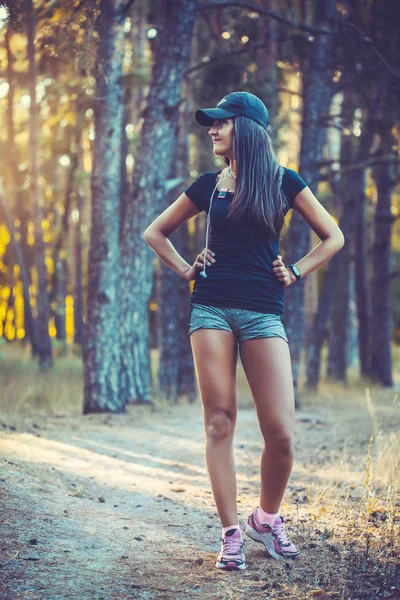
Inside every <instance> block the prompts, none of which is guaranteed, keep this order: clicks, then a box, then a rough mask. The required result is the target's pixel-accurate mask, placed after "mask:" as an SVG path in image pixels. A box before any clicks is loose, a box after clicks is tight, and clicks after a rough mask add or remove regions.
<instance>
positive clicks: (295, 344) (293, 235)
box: [285, 0, 336, 408]
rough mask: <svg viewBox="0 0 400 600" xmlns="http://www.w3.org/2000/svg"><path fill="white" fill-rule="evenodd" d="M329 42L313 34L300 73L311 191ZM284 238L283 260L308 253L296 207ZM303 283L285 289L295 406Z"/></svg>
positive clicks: (323, 19) (324, 22)
mask: <svg viewBox="0 0 400 600" xmlns="http://www.w3.org/2000/svg"><path fill="white" fill-rule="evenodd" d="M335 16H336V3H335V0H323V1H321V2H320V3H319V4H318V7H317V18H316V26H317V27H319V28H323V27H326V28H330V27H331V22H330V21H329V19H330V18H333V17H335ZM332 44H333V38H332V36H330V35H318V34H316V35H315V41H314V48H313V51H312V54H311V59H310V64H309V66H308V68H307V69H306V72H305V73H304V76H303V77H304V79H303V81H304V85H303V89H304V94H303V122H302V141H301V150H300V168H299V171H300V174H301V176H302V177H303V179H304V180H305V181H306V183H307V185H308V187H309V188H310V189H311V190H312V191H313V192H314V193H315V192H316V187H317V183H318V178H319V175H318V171H317V166H316V165H317V162H318V161H319V160H320V158H321V154H322V147H323V144H324V141H325V137H326V129H325V127H324V123H323V118H324V115H326V114H327V107H329V105H330V102H331V96H332V76H333V73H332V66H331V55H332ZM287 238H288V239H287V246H286V253H285V259H286V260H285V264H290V263H292V262H293V263H295V262H297V261H298V260H300V259H301V258H303V256H305V255H306V254H308V252H309V250H310V228H309V226H308V224H307V223H306V222H305V221H304V219H303V218H302V217H301V216H300V215H299V214H297V213H296V211H293V216H292V219H291V222H290V228H289V235H288V236H287ZM304 284H305V281H304V280H303V279H300V280H299V281H298V282H297V283H296V284H295V285H293V286H291V287H289V288H288V289H287V290H286V291H285V323H286V326H287V329H288V336H289V339H290V351H291V358H292V369H293V382H294V390H295V405H296V408H298V407H299V399H298V378H299V368H300V354H301V350H302V348H303V345H304V341H305V313H304Z"/></svg>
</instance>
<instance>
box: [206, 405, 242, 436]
mask: <svg viewBox="0 0 400 600" xmlns="http://www.w3.org/2000/svg"><path fill="white" fill-rule="evenodd" d="M235 424H236V414H235V413H232V412H229V411H226V410H222V409H218V410H215V409H213V410H212V411H208V412H206V413H205V422H204V426H205V431H206V435H207V439H212V440H214V441H219V440H224V439H226V438H228V437H231V436H233V433H234V431H235Z"/></svg>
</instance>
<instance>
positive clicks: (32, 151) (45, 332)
mask: <svg viewBox="0 0 400 600" xmlns="http://www.w3.org/2000/svg"><path fill="white" fill-rule="evenodd" d="M26 8H27V36H28V62H29V75H28V79H29V94H30V109H29V137H30V140H29V159H30V196H31V200H32V205H33V211H34V213H33V221H34V228H35V229H34V230H35V265H36V271H37V282H38V283H37V290H36V306H37V313H38V318H37V328H38V358H39V366H40V368H41V370H46V369H47V368H49V367H50V366H51V365H52V362H53V359H52V349H51V339H50V335H49V318H50V302H49V296H48V293H47V285H48V281H47V280H48V277H47V268H46V263H45V244H44V241H43V228H42V220H43V199H42V198H41V195H40V193H39V189H38V135H39V122H38V107H37V103H36V59H35V45H34V42H35V37H36V15H35V9H34V6H33V2H32V0H26Z"/></svg>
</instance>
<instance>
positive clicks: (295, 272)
mask: <svg viewBox="0 0 400 600" xmlns="http://www.w3.org/2000/svg"><path fill="white" fill-rule="evenodd" d="M288 269H291V270H292V271H293V273H294V274H295V275H296V280H299V279H300V277H301V275H300V271H299V270H298V268H297V267H296V265H294V264H293V263H292V264H291V265H288Z"/></svg>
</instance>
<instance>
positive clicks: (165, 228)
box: [144, 92, 344, 569]
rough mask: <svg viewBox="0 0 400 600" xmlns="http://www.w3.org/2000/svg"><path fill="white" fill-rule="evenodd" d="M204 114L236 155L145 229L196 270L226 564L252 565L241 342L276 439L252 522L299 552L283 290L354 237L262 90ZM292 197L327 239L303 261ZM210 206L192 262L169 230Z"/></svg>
mask: <svg viewBox="0 0 400 600" xmlns="http://www.w3.org/2000/svg"><path fill="white" fill-rule="evenodd" d="M195 118H196V120H197V122H198V123H199V124H200V125H204V126H207V127H209V131H208V134H209V135H210V136H211V138H212V140H213V150H214V154H216V155H217V156H221V157H222V158H223V160H224V162H225V164H227V165H228V166H227V168H225V169H223V170H219V171H211V172H205V173H202V174H201V175H200V176H199V177H198V178H197V179H196V180H195V181H194V182H193V183H192V184H191V185H190V186H189V187H188V188H187V189H186V190H185V192H184V193H183V194H181V196H180V197H179V198H178V199H177V200H176V201H175V202H174V203H173V204H172V205H171V206H170V207H168V208H167V209H166V210H165V211H164V212H163V213H162V214H161V215H160V216H159V217H158V218H157V219H155V221H154V222H153V223H152V224H151V225H150V226H149V228H148V229H147V230H146V232H145V234H144V235H145V239H146V242H147V243H148V244H149V245H150V246H151V247H152V248H153V250H154V251H155V253H156V254H157V256H159V258H160V259H161V260H162V261H163V262H164V263H165V264H166V265H167V266H169V267H170V268H171V269H173V270H174V271H175V272H177V273H179V274H180V275H181V276H182V277H184V278H185V279H187V280H188V281H191V280H192V279H194V280H195V285H194V289H193V293H192V296H191V306H190V323H189V332H188V334H189V336H190V342H191V347H192V352H193V357H194V364H195V370H196V377H197V381H198V385H199V389H200V395H201V400H202V404H203V414H204V425H205V438H206V443H205V457H206V464H207V470H208V474H209V477H210V481H211V487H212V491H213V496H214V500H215V503H216V506H217V510H218V514H219V517H220V520H221V526H222V537H221V551H220V553H219V555H218V558H217V561H216V567H217V568H221V569H245V568H246V566H247V565H246V562H245V555H244V545H245V543H246V542H245V541H244V540H243V539H242V531H241V528H240V526H239V522H238V513H237V499H236V474H235V462H234V453H233V435H234V429H235V424H236V414H237V407H236V390H235V378H236V363H237V349H238V346H239V351H240V358H241V361H242V364H243V368H244V371H245V373H246V377H247V379H248V382H249V386H250V389H251V391H252V395H253V398H254V403H255V406H256V411H257V417H258V421H259V424H260V429H261V433H262V436H263V439H264V444H265V445H264V449H263V453H262V457H261V491H260V503H259V506H258V507H257V508H256V509H255V510H254V512H253V513H252V514H251V515H250V516H249V517H248V519H247V522H246V525H245V528H244V530H243V531H244V533H246V534H247V535H248V536H249V537H250V538H251V539H253V540H255V541H257V542H261V543H263V544H264V545H265V547H266V550H267V552H268V554H270V555H271V556H273V557H274V558H298V557H299V551H298V550H297V548H296V547H295V545H294V544H293V543H292V542H291V541H290V540H289V538H288V535H287V533H286V531H285V526H284V518H283V516H281V515H280V514H279V508H280V505H281V501H282V498H283V495H284V492H285V489H286V486H287V482H288V479H289V476H290V473H291V470H292V465H293V435H294V391H293V381H292V370H291V360H290V351H289V344H288V338H287V333H286V329H285V324H284V320H283V289H284V288H286V287H288V286H289V285H293V284H294V283H295V282H296V281H297V280H298V279H299V278H300V277H304V276H305V275H307V274H308V273H311V272H312V271H314V270H315V269H317V268H318V267H320V266H321V265H323V264H324V263H326V262H327V261H328V260H329V259H330V258H331V257H332V256H333V255H334V254H336V252H338V251H339V250H340V248H341V247H342V246H343V244H344V237H343V234H342V232H341V230H340V229H339V227H337V225H336V224H335V222H334V221H333V219H332V218H331V216H330V215H329V213H328V212H327V211H326V210H325V209H324V208H323V206H322V205H321V204H320V203H319V202H318V200H317V199H316V198H315V196H314V195H313V193H312V192H311V190H310V189H309V188H308V187H307V184H306V183H305V182H304V181H303V179H301V177H300V176H299V175H298V174H297V173H296V172H295V171H293V170H292V169H286V168H284V167H282V166H280V165H279V164H278V163H277V160H276V157H275V154H274V151H273V148H272V145H271V141H270V139H269V136H268V132H267V128H268V121H269V117H268V110H267V108H266V107H265V105H264V103H263V102H262V101H261V100H260V99H259V98H258V97H257V96H255V95H253V94H250V93H247V92H233V93H231V94H228V95H227V96H225V97H224V98H223V99H222V100H221V101H220V102H219V103H218V104H217V106H216V107H215V108H210V109H199V110H197V111H196V113H195ZM291 208H292V209H294V210H296V211H297V212H299V213H300V214H301V215H302V216H303V218H304V219H305V220H306V221H307V223H308V224H309V225H310V227H311V228H312V229H313V230H314V231H315V232H316V233H317V235H318V236H319V237H320V239H321V240H322V241H321V242H320V244H318V246H316V247H315V248H314V249H313V250H312V251H311V252H309V253H308V254H307V256H305V257H304V258H302V259H301V260H299V261H298V262H297V263H296V265H289V266H285V264H284V262H283V261H282V257H281V256H280V255H279V254H278V252H279V236H280V232H281V229H282V226H283V221H284V216H285V214H286V213H287V211H288V210H290V209H291ZM203 210H205V211H206V212H207V213H208V218H207V228H206V247H205V248H204V250H203V251H202V252H201V253H200V254H198V256H197V257H196V260H195V262H194V264H193V265H189V264H188V263H186V261H185V260H184V259H183V258H182V257H181V256H180V255H179V254H178V253H177V252H176V250H175V248H174V247H173V245H172V244H171V242H170V241H169V240H168V237H169V236H170V235H171V234H172V232H173V231H175V230H176V229H177V228H178V227H179V226H180V225H182V223H184V222H185V221H186V220H187V219H190V218H191V217H193V216H194V215H196V214H198V213H199V212H201V211H203ZM210 224H211V231H212V233H211V238H210V248H208V234H209V225H210ZM207 267H208V268H207Z"/></svg>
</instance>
